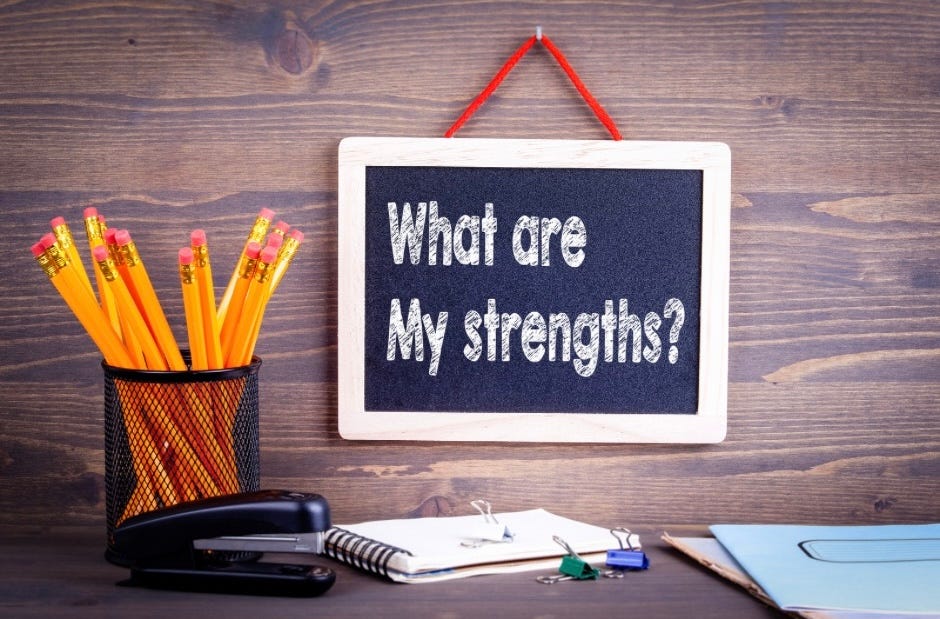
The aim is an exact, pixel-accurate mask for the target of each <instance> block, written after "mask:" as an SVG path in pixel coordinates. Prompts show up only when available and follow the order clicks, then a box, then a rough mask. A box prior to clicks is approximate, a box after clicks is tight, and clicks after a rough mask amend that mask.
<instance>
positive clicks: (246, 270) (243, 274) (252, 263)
mask: <svg viewBox="0 0 940 619" xmlns="http://www.w3.org/2000/svg"><path fill="white" fill-rule="evenodd" d="M257 265H258V259H257V258H245V259H244V260H243V261H242V264H241V265H240V266H241V267H242V268H241V269H239V270H238V276H239V277H240V278H242V279H251V276H252V275H254V273H255V267H256V266H257Z"/></svg>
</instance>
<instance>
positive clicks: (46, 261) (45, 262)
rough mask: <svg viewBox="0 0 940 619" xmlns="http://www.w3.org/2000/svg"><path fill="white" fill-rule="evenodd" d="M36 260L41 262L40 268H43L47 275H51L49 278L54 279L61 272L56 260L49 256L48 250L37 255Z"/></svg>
mask: <svg viewBox="0 0 940 619" xmlns="http://www.w3.org/2000/svg"><path fill="white" fill-rule="evenodd" d="M36 262H37V263H39V268H41V269H42V270H43V271H44V272H45V273H46V275H48V276H49V279H52V278H53V277H55V276H56V274H57V273H58V272H59V269H58V267H56V265H55V261H54V260H53V259H52V258H51V257H50V256H49V252H48V251H44V252H42V253H41V254H39V255H38V256H36Z"/></svg>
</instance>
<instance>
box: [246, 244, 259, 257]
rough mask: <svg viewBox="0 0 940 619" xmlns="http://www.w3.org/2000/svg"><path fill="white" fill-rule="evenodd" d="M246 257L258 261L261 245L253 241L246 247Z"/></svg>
mask: <svg viewBox="0 0 940 619" xmlns="http://www.w3.org/2000/svg"><path fill="white" fill-rule="evenodd" d="M245 255H246V256H248V257H249V258H251V259H252V260H256V259H257V258H258V256H260V255H261V243H259V242H257V241H251V242H250V243H248V246H247V247H245Z"/></svg>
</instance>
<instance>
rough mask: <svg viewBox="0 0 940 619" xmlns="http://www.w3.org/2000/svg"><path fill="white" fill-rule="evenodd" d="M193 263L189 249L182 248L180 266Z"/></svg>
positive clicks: (191, 251)
mask: <svg viewBox="0 0 940 619" xmlns="http://www.w3.org/2000/svg"><path fill="white" fill-rule="evenodd" d="M192 263H193V250H192V248H189V247H184V248H182V249H181V250H180V264H192Z"/></svg>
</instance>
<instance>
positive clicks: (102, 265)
mask: <svg viewBox="0 0 940 619" xmlns="http://www.w3.org/2000/svg"><path fill="white" fill-rule="evenodd" d="M98 268H99V269H101V274H102V275H103V276H104V278H105V279H106V280H107V281H109V282H113V281H114V280H116V279H117V278H118V272H117V268H116V267H115V264H114V260H112V259H111V258H108V259H107V260H99V261H98Z"/></svg>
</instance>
